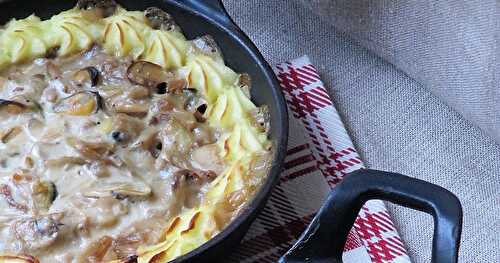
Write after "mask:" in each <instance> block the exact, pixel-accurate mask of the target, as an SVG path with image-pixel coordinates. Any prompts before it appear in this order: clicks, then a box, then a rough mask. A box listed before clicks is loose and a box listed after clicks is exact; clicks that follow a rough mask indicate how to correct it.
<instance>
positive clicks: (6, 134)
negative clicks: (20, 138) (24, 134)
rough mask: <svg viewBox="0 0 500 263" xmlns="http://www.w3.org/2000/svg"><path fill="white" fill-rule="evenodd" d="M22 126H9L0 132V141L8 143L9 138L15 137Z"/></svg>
mask: <svg viewBox="0 0 500 263" xmlns="http://www.w3.org/2000/svg"><path fill="white" fill-rule="evenodd" d="M21 131H22V128H21V127H19V126H15V127H10V128H8V129H7V130H5V131H3V132H1V133H0V141H1V142H2V143H8V142H9V141H10V140H12V139H13V138H15V137H16V136H17V135H18V134H19V133H21Z"/></svg>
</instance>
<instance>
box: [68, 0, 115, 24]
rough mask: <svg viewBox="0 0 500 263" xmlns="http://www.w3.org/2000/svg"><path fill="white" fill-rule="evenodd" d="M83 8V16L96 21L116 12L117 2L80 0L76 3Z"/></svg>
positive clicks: (109, 0) (79, 7)
mask: <svg viewBox="0 0 500 263" xmlns="http://www.w3.org/2000/svg"><path fill="white" fill-rule="evenodd" d="M76 7H77V8H78V9H81V10H82V16H83V17H85V18H86V19H88V20H91V21H95V20H98V19H100V18H104V17H108V16H111V15H113V14H114V13H115V10H116V7H117V4H116V2H115V1H114V0H79V1H78V3H77V4H76Z"/></svg>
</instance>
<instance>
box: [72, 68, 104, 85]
mask: <svg viewBox="0 0 500 263" xmlns="http://www.w3.org/2000/svg"><path fill="white" fill-rule="evenodd" d="M99 76H100V73H99V70H97V69H96V68H95V67H85V68H83V69H80V70H78V71H77V72H75V74H74V75H73V80H74V81H75V82H76V84H77V85H79V86H82V85H84V84H85V83H89V84H90V86H91V87H95V86H97V84H98V83H99Z"/></svg>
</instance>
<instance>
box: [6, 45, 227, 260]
mask: <svg viewBox="0 0 500 263" xmlns="http://www.w3.org/2000/svg"><path fill="white" fill-rule="evenodd" d="M50 63H52V64H54V65H56V67H57V68H58V69H59V70H60V73H61V75H60V76H59V77H57V78H54V77H52V78H51V77H50V76H49V74H48V73H47V67H48V65H49V64H50ZM130 63H132V62H131V61H130V59H127V58H123V59H120V58H115V57H110V56H107V55H105V54H104V53H102V52H101V51H100V49H99V48H94V49H93V50H91V51H89V52H86V53H85V54H82V55H77V56H73V57H71V58H58V59H55V60H48V59H37V60H35V61H34V62H33V63H32V64H30V65H21V66H13V67H11V68H10V69H8V70H7V71H5V72H3V73H2V74H0V99H6V100H7V99H8V100H11V99H13V98H14V97H16V96H24V98H27V99H28V100H30V101H29V102H26V104H29V105H31V104H33V103H34V102H36V103H37V104H33V105H34V106H33V107H36V108H33V109H29V110H24V111H23V112H20V113H16V114H13V113H9V112H8V110H9V109H7V108H6V106H0V122H1V123H2V126H1V127H0V135H1V136H2V138H4V139H5V140H4V142H0V187H2V189H3V192H2V191H1V190H0V192H1V193H0V252H2V253H14V254H28V255H32V256H35V257H37V258H38V259H40V261H41V262H92V259H91V258H90V256H91V255H92V251H90V252H89V251H88V250H89V247H91V246H92V244H95V243H96V242H97V240H99V239H100V238H102V237H103V236H109V237H111V238H112V239H113V240H114V241H113V243H112V245H110V246H109V248H108V249H107V250H108V252H106V255H105V256H103V259H106V260H108V259H116V258H120V257H122V256H123V255H118V254H117V253H116V250H117V248H116V246H119V244H118V242H117V241H116V239H117V238H118V237H119V236H120V235H121V236H126V235H128V234H130V233H134V232H136V233H149V234H148V235H147V236H148V237H147V238H143V239H144V240H142V241H144V242H145V243H149V244H151V243H154V242H156V241H157V240H155V238H156V239H157V238H158V234H152V233H155V232H156V233H160V231H161V230H162V228H163V227H164V226H165V224H166V223H167V222H168V219H169V218H172V217H173V216H175V215H177V214H178V213H179V211H180V209H182V208H183V207H184V206H185V205H188V206H189V205H192V204H194V203H197V202H198V201H199V199H200V198H202V196H203V192H204V190H203V188H204V186H205V185H206V182H207V181H203V180H202V182H201V183H199V184H198V185H195V186H192V187H191V186H189V187H190V188H189V189H173V185H175V183H174V181H175V180H178V178H177V179H176V176H175V172H176V171H178V170H180V169H191V170H196V171H198V172H200V171H207V170H209V169H221V168H223V166H222V167H217V166H214V163H216V162H213V161H212V162H210V161H209V162H206V160H204V162H202V163H198V162H196V160H192V158H191V155H190V153H191V151H192V150H193V149H196V148H198V147H200V146H202V143H200V141H207V140H208V141H209V142H212V143H213V141H215V140H216V137H217V132H215V131H213V130H212V128H208V125H207V124H206V123H201V122H196V121H195V122H194V124H192V123H191V122H189V123H187V124H186V123H183V122H187V121H190V120H191V119H189V118H188V119H182V118H179V119H175V118H174V119H175V120H176V122H178V123H181V125H189V126H191V125H194V127H201V128H200V129H204V130H205V131H208V134H211V135H210V136H209V137H213V138H208V139H207V138H205V137H207V135H203V134H201V135H200V134H198V133H199V132H193V127H190V128H187V129H186V130H187V131H188V132H189V135H188V136H189V137H190V138H191V139H192V140H193V142H192V143H190V144H186V145H187V147H188V149H187V152H184V153H178V152H175V151H176V149H173V154H177V155H178V156H177V155H176V158H175V159H173V160H164V158H167V159H168V158H170V157H172V156H170V155H169V154H170V153H171V152H168V150H169V149H165V147H166V146H163V149H161V152H160V153H159V154H158V156H154V154H153V153H152V152H151V151H150V150H149V149H141V148H140V147H132V145H133V144H134V143H137V142H138V140H139V138H140V136H141V135H144V134H145V133H146V132H147V129H146V128H148V127H157V129H158V131H161V130H162V129H164V126H165V125H168V124H165V123H163V122H160V123H157V124H151V119H152V117H153V115H154V113H152V112H151V110H150V111H148V112H147V114H144V115H140V116H139V117H137V116H132V117H130V116H127V117H126V118H125V119H126V120H129V119H130V118H132V119H133V121H132V122H133V123H136V124H138V125H139V126H142V127H140V128H137V129H136V132H135V133H133V132H131V131H127V132H130V135H129V136H130V138H128V140H127V142H121V143H117V142H116V140H115V139H114V138H113V136H112V132H113V131H114V129H116V127H115V126H116V125H117V124H116V123H115V122H116V119H117V116H118V115H117V114H116V113H114V112H113V111H112V110H110V109H107V110H103V109H99V110H98V111H97V112H96V113H92V114H89V115H86V116H72V115H69V114H65V113H56V112H54V107H55V105H57V104H58V103H60V102H61V100H62V99H64V98H67V97H69V96H71V95H72V94H75V93H77V92H81V91H83V90H91V91H94V92H99V93H100V94H101V96H102V97H103V100H104V102H106V103H107V102H108V101H110V100H111V99H109V98H111V97H112V96H110V95H109V94H112V93H113V92H114V91H116V92H122V91H126V92H127V91H129V90H131V89H133V88H138V87H136V86H135V85H132V84H131V83H130V81H129V80H128V79H127V77H126V69H127V67H128V66H129V65H130ZM87 66H94V67H95V68H97V69H98V70H99V71H100V74H101V79H100V82H99V84H98V85H97V87H90V85H89V84H88V83H86V84H84V85H83V86H81V87H79V86H78V85H75V83H74V82H72V79H73V78H74V77H73V75H74V74H75V72H76V71H77V70H80V69H82V68H84V67H87ZM154 93H155V91H154V90H151V91H150V94H148V95H147V96H145V97H144V98H139V99H131V98H130V97H127V95H118V96H123V98H122V99H123V100H124V101H125V102H126V103H135V104H139V105H147V106H148V107H149V108H150V109H153V108H154V107H153V106H151V105H153V104H154V103H156V102H157V101H158V100H163V99H164V97H166V96H170V95H168V94H166V95H155V94H154ZM106 96H108V97H106ZM55 97H57V98H55ZM54 98H55V99H54ZM170 99H172V100H177V102H176V103H177V104H178V105H183V103H184V101H183V100H184V97H183V95H178V96H174V97H172V98H170ZM22 103H25V102H22ZM108 106H109V105H108ZM171 111H172V110H171ZM173 111H178V112H181V113H182V114H184V115H182V114H181V115H179V116H187V115H186V114H192V113H189V112H186V111H185V110H184V109H182V108H179V107H177V106H176V107H174V109H173ZM127 118H128V119H127ZM191 118H193V117H191ZM107 126H109V127H107ZM12 128H14V129H15V130H14V133H17V132H18V134H14V133H12V132H11V133H12V134H11V135H6V134H7V133H8V132H9V130H10V129H12ZM18 129H20V130H18ZM160 134H161V133H160ZM197 134H198V135H197ZM167 135H168V134H167ZM159 136H161V135H159ZM201 136H205V137H203V138H201ZM198 137H200V138H198ZM175 138H177V137H175ZM75 141H76V142H80V143H82V142H83V143H97V144H103V145H109V146H110V147H111V148H110V149H109V150H108V151H105V153H102V156H94V157H91V158H89V157H88V156H84V154H82V152H81V151H79V150H78V149H77V148H78V147H75V146H74V145H73V144H75ZM160 141H161V138H160ZM163 141H168V140H163ZM172 143H174V144H176V143H180V142H178V141H175V140H174V141H173V142H172ZM205 143H206V142H205ZM174 148H175V146H174ZM158 151H160V150H159V149H158ZM209 153H210V152H209ZM60 158H73V159H74V160H73V162H74V164H72V163H69V164H64V165H61V164H53V163H51V162H56V161H55V160H57V159H60ZM207 158H208V159H209V160H210V159H213V158H216V157H215V156H207ZM203 163H208V164H209V166H211V167H208V168H207V167H206V164H203ZM219 166H220V164H219ZM217 172H220V171H217ZM184 179H185V178H184ZM49 183H53V184H54V185H55V187H56V189H57V197H56V198H55V200H53V201H50V200H49V201H48V202H45V201H46V199H43V198H48V199H51V197H47V196H50V191H49V190H43V189H44V187H45V188H47V186H48V184H49ZM197 183H198V182H197ZM125 184H126V185H128V186H133V187H134V188H136V189H135V190H140V192H141V191H142V192H141V193H140V194H138V195H139V196H135V195H134V194H131V195H130V196H128V195H126V194H122V193H116V192H115V191H111V190H112V189H122V188H123V185H125ZM188 185H189V182H188ZM40 189H42V190H40ZM129 190H130V189H129ZM37 191H38V192H41V193H38V195H39V196H41V197H35V196H37ZM176 191H177V192H176ZM179 191H181V192H182V191H184V193H185V194H187V196H188V199H189V200H179V199H178V196H179V195H178V192H179ZM129 192H130V191H129ZM182 196H184V195H182ZM37 198H41V200H45V201H44V202H41V201H40V200H38V199H37ZM42 204H47V207H44V205H42ZM90 250H91V249H90ZM85 253H88V254H85ZM121 259H123V258H121Z"/></svg>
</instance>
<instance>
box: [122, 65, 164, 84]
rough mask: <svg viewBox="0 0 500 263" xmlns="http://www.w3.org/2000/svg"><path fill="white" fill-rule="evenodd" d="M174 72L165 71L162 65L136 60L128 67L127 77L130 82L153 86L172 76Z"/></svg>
mask: <svg viewBox="0 0 500 263" xmlns="http://www.w3.org/2000/svg"><path fill="white" fill-rule="evenodd" d="M172 75H173V74H172V73H171V72H168V71H165V70H164V69H163V68H162V67H161V66H160V65H157V64H154V63H151V62H147V61H136V62H134V63H132V64H131V65H130V66H129V67H128V69H127V77H128V79H129V80H130V82H132V83H134V84H138V85H142V86H145V87H149V88H153V87H156V86H157V85H158V84H160V83H162V82H166V81H167V80H169V79H171V78H172Z"/></svg>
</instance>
